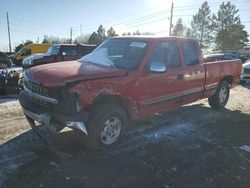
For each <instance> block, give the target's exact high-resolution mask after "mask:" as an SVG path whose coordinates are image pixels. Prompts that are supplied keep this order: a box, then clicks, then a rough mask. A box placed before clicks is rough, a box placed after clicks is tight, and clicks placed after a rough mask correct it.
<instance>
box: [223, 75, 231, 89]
mask: <svg viewBox="0 0 250 188" xmlns="http://www.w3.org/2000/svg"><path fill="white" fill-rule="evenodd" d="M222 81H227V82H228V83H229V85H230V87H231V85H232V83H233V77H232V76H225V77H224V78H223V79H222V80H221V82H222Z"/></svg>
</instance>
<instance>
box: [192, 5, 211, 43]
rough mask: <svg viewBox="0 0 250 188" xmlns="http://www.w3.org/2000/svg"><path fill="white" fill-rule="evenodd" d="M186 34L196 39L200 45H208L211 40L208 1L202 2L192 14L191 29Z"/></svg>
mask: <svg viewBox="0 0 250 188" xmlns="http://www.w3.org/2000/svg"><path fill="white" fill-rule="evenodd" d="M188 35H190V36H192V37H193V38H195V39H197V40H198V41H199V42H200V45H201V46H202V47H209V44H211V42H212V39H213V37H212V19H211V10H210V8H209V6H208V2H207V1H205V2H203V3H202V5H201V8H199V10H198V13H197V14H195V15H193V20H192V21H191V30H190V31H189V33H188Z"/></svg>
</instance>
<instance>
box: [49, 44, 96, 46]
mask: <svg viewBox="0 0 250 188" xmlns="http://www.w3.org/2000/svg"><path fill="white" fill-rule="evenodd" d="M53 46H96V44H53Z"/></svg>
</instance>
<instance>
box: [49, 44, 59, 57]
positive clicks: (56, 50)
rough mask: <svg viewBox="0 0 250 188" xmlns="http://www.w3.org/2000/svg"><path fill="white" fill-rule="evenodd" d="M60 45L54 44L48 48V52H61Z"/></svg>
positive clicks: (51, 53) (54, 53) (52, 53)
mask: <svg viewBox="0 0 250 188" xmlns="http://www.w3.org/2000/svg"><path fill="white" fill-rule="evenodd" d="M59 50H60V46H59V45H53V46H51V47H50V48H49V49H48V52H47V53H48V54H50V55H56V54H59Z"/></svg>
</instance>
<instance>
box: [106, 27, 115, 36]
mask: <svg viewBox="0 0 250 188" xmlns="http://www.w3.org/2000/svg"><path fill="white" fill-rule="evenodd" d="M114 36H117V34H116V33H115V30H114V29H113V27H110V28H109V29H108V30H107V37H108V38H110V37H114Z"/></svg>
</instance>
